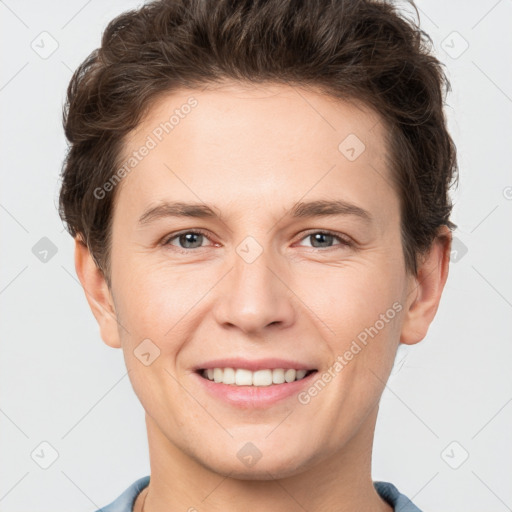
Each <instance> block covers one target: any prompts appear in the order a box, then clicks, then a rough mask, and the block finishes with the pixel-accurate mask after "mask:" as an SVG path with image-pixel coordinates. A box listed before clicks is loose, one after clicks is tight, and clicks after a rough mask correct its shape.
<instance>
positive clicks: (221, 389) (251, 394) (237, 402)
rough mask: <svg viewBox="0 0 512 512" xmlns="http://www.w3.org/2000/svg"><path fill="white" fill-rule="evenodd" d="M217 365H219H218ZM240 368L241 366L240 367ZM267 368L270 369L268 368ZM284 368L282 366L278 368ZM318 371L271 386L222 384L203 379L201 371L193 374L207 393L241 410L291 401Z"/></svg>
mask: <svg viewBox="0 0 512 512" xmlns="http://www.w3.org/2000/svg"><path fill="white" fill-rule="evenodd" d="M216 364H217V363H216ZM229 367H230V366H216V368H229ZM238 368H240V366H239V367H238ZM266 368H269V367H268V366H267V367H266ZM277 368H282V366H277ZM298 369H304V370H305V369H306V368H298ZM317 374H318V370H316V371H313V372H311V373H310V374H309V375H306V376H305V377H304V378H302V379H301V380H295V381H293V382H285V383H283V384H271V385H270V386H235V385H232V384H222V383H220V382H214V381H212V380H209V379H207V378H205V377H203V376H202V375H201V374H200V373H199V371H197V372H195V373H193V374H192V375H193V377H194V378H196V379H197V380H198V383H199V386H201V388H202V389H204V390H205V392H206V393H207V394H208V395H210V396H212V397H214V398H215V399H217V400H220V401H221V402H224V403H225V404H228V405H230V406H233V407H237V408H241V409H267V408H269V407H271V406H273V405H275V404H277V403H279V402H282V401H285V400H287V399H291V398H294V397H296V396H297V394H298V393H299V392H300V391H302V390H303V389H304V388H307V387H309V386H310V385H311V383H312V382H313V379H314V378H315V375H317Z"/></svg>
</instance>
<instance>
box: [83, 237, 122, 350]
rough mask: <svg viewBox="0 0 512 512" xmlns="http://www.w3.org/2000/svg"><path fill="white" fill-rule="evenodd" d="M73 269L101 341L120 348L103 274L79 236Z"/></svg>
mask: <svg viewBox="0 0 512 512" xmlns="http://www.w3.org/2000/svg"><path fill="white" fill-rule="evenodd" d="M75 269H76V273H77V276H78V279H79V280H80V283H81V284H82V288H83V289H84V292H85V297H86V299H87V302H88V303H89V307H90V308H91V311H92V313H93V315H94V317H95V318H96V321H97V322H98V326H99V328H100V335H101V338H102V339H103V341H104V342H105V343H106V344H107V345H108V346H110V347H112V348H121V340H120V337H119V330H118V323H117V313H116V310H115V306H114V301H113V299H112V294H111V293H110V290H109V288H108V285H107V282H106V280H105V277H104V275H103V272H102V271H101V270H100V269H99V268H98V266H97V265H96V262H95V261H94V259H93V257H92V255H91V253H90V251H89V248H88V247H87V245H86V244H85V243H84V242H83V241H82V239H81V238H80V236H79V235H78V236H76V237H75Z"/></svg>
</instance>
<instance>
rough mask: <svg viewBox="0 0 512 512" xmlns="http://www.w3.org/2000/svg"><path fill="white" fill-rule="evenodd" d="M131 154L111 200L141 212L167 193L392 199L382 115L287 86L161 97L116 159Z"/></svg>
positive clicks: (266, 201) (269, 201)
mask: <svg viewBox="0 0 512 512" xmlns="http://www.w3.org/2000/svg"><path fill="white" fill-rule="evenodd" d="M144 147H147V148H149V149H146V150H144V151H141V150H142V149H143V148H144ZM137 152H138V153H141V152H143V153H144V156H142V157H141V156H140V154H139V155H138V157H137V158H136V157H134V156H133V155H134V153H137ZM130 155H132V156H130ZM130 158H131V159H132V160H133V159H134V158H135V159H136V161H135V160H133V161H132V163H134V164H135V165H133V167H131V169H130V170H129V172H128V173H126V176H125V177H124V178H123V180H122V183H121V187H120V189H121V190H118V194H119V195H120V198H119V199H118V200H117V201H119V202H120V203H124V202H126V201H130V203H131V204H132V205H134V206H133V207H134V208H135V205H136V206H137V207H139V209H140V208H143V207H145V206H147V204H148V203H149V202H155V201H158V200H160V199H164V198H168V197H172V198H173V199H175V200H176V199H178V198H180V199H190V200H194V202H197V201H198V200H204V201H207V202H209V203H212V204H217V203H221V204H223V205H225V206H226V205H227V204H228V203H230V202H231V201H232V200H235V198H236V200H237V201H240V204H244V205H245V206H246V207H247V208H253V207H261V206H263V205H264V206H265V207H268V208H271V207H275V206H276V205H278V204H286V205H288V206H289V205H290V202H291V201H292V202H295V201H298V200H300V199H301V198H304V196H309V197H307V198H308V199H317V198H320V197H333V196H336V198H338V199H340V198H343V199H347V200H352V201H355V202H359V203H363V204H366V206H368V207H369V208H370V207H371V208H374V209H375V208H378V207H379V206H380V207H381V208H382V209H383V210H384V209H386V208H388V209H389V202H390V201H393V200H395V202H396V197H395V198H393V195H394V191H393V190H392V189H391V186H390V184H391V179H390V177H389V171H388V163H387V147H386V139H385V126H384V124H383V122H382V120H381V118H380V116H379V115H378V114H377V113H375V112H374V111H372V110H371V109H369V108H367V107H366V106H364V105H363V104H361V103H359V102H355V101H350V102H349V101H340V100H337V99H334V98H332V97H330V96H327V95H324V94H321V93H320V92H317V91H312V90H306V89H304V88H298V87H292V86H289V85H278V84H266V85H261V84H260V85H257V86H255V85H242V84H238V83H237V84H224V85H222V86H218V87H215V88H212V87H210V88H207V89H202V90H199V89H182V90H177V91H174V92H172V93H170V94H166V95H164V96H162V97H160V98H159V99H158V101H156V102H155V103H154V104H153V105H152V106H151V108H150V109H149V110H148V112H147V114H146V116H145V118H144V119H143V120H142V122H141V123H140V124H139V126H138V127H137V128H136V129H135V130H133V131H132V132H131V133H130V134H129V135H128V137H127V138H126V139H125V145H124V154H123V155H122V161H123V162H127V161H128V159H130ZM117 201H116V202H117ZM386 203H387V204H386Z"/></svg>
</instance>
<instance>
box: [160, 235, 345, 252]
mask: <svg viewBox="0 0 512 512" xmlns="http://www.w3.org/2000/svg"><path fill="white" fill-rule="evenodd" d="M191 233H192V234H195V235H203V236H205V237H206V238H207V239H208V240H210V237H209V236H208V234H207V233H206V231H203V230H202V229H194V230H189V231H180V232H178V233H173V234H172V235H170V236H169V237H167V238H166V239H164V241H163V242H162V245H163V246H171V243H170V242H171V241H172V240H174V239H175V238H178V237H180V236H182V235H188V234H191ZM319 233H320V234H322V235H330V236H333V237H334V238H336V239H337V240H338V241H339V242H340V245H342V246H344V247H353V246H354V243H353V242H352V241H351V240H350V239H349V238H348V237H345V236H343V235H341V234H340V233H336V232H334V231H329V230H312V231H309V232H306V233H305V234H304V235H303V237H302V238H301V239H300V240H304V239H305V238H307V237H308V236H311V235H316V234H319ZM300 240H299V241H300ZM210 241H211V240H210ZM335 248H336V247H335V246H334V247H325V248H323V249H322V248H318V247H311V249H314V250H316V251H321V252H325V251H327V250H329V249H335ZM198 249H203V247H196V248H194V249H184V248H182V247H177V246H174V245H173V246H172V250H176V251H177V252H181V253H183V254H186V253H190V252H191V251H197V250H198Z"/></svg>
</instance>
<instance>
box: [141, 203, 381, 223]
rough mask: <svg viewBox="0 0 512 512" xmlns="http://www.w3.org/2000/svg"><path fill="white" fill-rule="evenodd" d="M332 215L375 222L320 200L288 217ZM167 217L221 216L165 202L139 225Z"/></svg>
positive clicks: (202, 207) (198, 206)
mask: <svg viewBox="0 0 512 512" xmlns="http://www.w3.org/2000/svg"><path fill="white" fill-rule="evenodd" d="M330 215H346V216H350V215H352V216H355V217H358V218H360V219H362V220H364V221H365V222H367V223H371V222H372V221H373V217H372V215H371V214H370V212H368V211H367V210H364V209H363V208H361V207H359V206H357V205H355V204H352V203H348V202H346V201H342V200H335V201H329V200H318V201H310V202H300V203H297V204H295V205H294V206H293V207H292V209H291V211H290V213H288V214H287V215H286V216H288V217H292V218H310V217H327V216H330ZM166 217H195V218H214V219H218V218H219V215H218V214H217V213H216V212H215V211H214V209H213V207H211V206H209V205H207V204H205V203H184V202H172V203H170V202H164V203H162V204H159V205H157V206H153V207H151V208H149V209H147V210H146V211H145V212H144V213H143V214H142V215H141V216H140V218H139V224H140V225H144V224H149V223H150V222H153V221H155V220H158V219H161V218H166Z"/></svg>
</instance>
